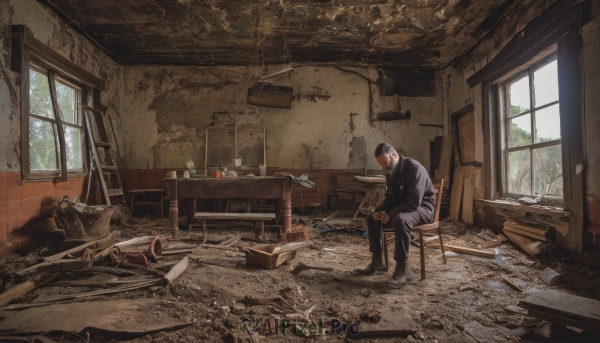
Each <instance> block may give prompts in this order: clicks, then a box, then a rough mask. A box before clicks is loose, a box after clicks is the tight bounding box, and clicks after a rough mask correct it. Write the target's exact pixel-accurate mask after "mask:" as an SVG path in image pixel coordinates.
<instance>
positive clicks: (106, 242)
mask: <svg viewBox="0 0 600 343" xmlns="http://www.w3.org/2000/svg"><path fill="white" fill-rule="evenodd" d="M113 242H114V240H113V235H108V236H106V237H104V238H101V239H99V240H97V241H93V242H89V243H86V244H82V245H80V246H77V247H74V248H72V249H69V250H67V251H63V252H60V253H58V254H55V255H52V256H48V257H45V258H44V260H45V261H48V262H52V261H58V260H60V259H61V258H63V257H65V256H67V255H73V254H77V253H80V252H82V251H84V250H85V249H86V248H90V249H95V250H101V249H106V248H108V247H109V246H111V245H112V244H113Z"/></svg>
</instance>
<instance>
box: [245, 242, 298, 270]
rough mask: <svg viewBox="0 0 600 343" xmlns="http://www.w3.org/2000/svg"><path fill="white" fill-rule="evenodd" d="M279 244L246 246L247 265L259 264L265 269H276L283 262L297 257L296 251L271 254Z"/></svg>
mask: <svg viewBox="0 0 600 343" xmlns="http://www.w3.org/2000/svg"><path fill="white" fill-rule="evenodd" d="M278 246H280V245H279V244H275V245H269V246H265V247H260V248H244V250H243V251H244V253H245V254H246V265H249V266H258V267H261V268H264V269H269V270H270V269H275V268H277V267H279V266H280V265H281V264H283V262H285V261H287V260H291V259H293V258H294V257H296V251H288V252H284V253H281V254H271V253H270V252H271V251H273V249H275V248H276V247H278Z"/></svg>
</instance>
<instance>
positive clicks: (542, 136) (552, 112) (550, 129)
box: [535, 104, 560, 143]
mask: <svg viewBox="0 0 600 343" xmlns="http://www.w3.org/2000/svg"><path fill="white" fill-rule="evenodd" d="M554 139H560V112H559V109H558V104H556V105H552V106H550V107H546V108H544V109H541V110H538V111H536V112H535V142H536V143H538V142H547V141H551V140H554Z"/></svg>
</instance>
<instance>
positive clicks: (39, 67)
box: [21, 59, 87, 179]
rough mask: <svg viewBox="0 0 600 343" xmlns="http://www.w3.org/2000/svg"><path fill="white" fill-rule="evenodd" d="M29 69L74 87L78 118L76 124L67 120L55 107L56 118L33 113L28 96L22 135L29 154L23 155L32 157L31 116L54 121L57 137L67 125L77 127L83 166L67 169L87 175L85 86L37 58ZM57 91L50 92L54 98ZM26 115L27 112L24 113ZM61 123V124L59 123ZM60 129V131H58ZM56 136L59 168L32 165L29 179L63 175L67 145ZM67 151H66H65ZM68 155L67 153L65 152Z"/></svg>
mask: <svg viewBox="0 0 600 343" xmlns="http://www.w3.org/2000/svg"><path fill="white" fill-rule="evenodd" d="M29 70H30V71H31V70H34V71H36V72H38V73H40V74H42V75H45V76H46V77H47V78H48V81H49V84H56V83H59V82H60V83H61V84H63V85H66V86H68V87H71V88H74V89H75V90H76V92H77V93H76V94H77V95H76V100H75V101H76V102H75V104H74V106H75V109H76V114H75V115H76V118H75V124H73V123H70V122H68V121H66V120H64V118H63V117H62V111H61V110H60V109H59V111H58V113H56V111H55V110H54V107H53V113H54V118H47V117H43V116H39V115H37V114H34V113H31V108H30V104H31V103H30V98H29V97H28V99H27V101H29V104H28V106H27V107H28V108H29V110H28V112H29V114H28V118H27V132H26V134H25V132H22V133H21V134H22V137H23V144H24V145H23V146H25V144H26V146H27V149H26V151H24V152H23V155H27V156H23V158H27V159H28V161H30V160H29V157H30V151H29V149H30V146H29V139H30V132H29V119H30V118H31V117H33V118H36V119H38V120H42V121H45V122H49V123H52V125H53V131H54V134H55V137H56V138H59V137H58V134H59V132H61V131H62V132H63V137H64V129H65V127H72V128H76V129H79V130H80V132H81V141H80V145H81V146H80V149H81V158H82V168H76V169H66V172H67V174H68V176H71V177H81V176H85V175H86V171H87V144H86V143H85V142H86V133H85V126H84V121H83V113H82V101H83V99H84V97H85V88H84V87H82V86H81V85H80V84H79V83H77V82H76V81H73V80H71V79H70V78H68V77H66V76H64V75H62V74H59V73H56V71H54V70H53V69H49V67H48V66H47V65H46V64H45V63H43V62H40V61H38V60H37V59H35V60H32V61H30V63H29ZM48 71H52V74H53V76H52V77H53V78H54V80H53V81H50V79H51V76H50V75H49V73H48ZM27 77H29V75H27ZM29 86H30V85H29V83H28V94H29V88H30V87H29ZM55 94H56V92H55V91H52V90H51V92H50V96H51V97H52V98H54V97H55ZM56 100H57V99H52V101H53V102H54V101H56ZM23 114H24V115H25V113H23ZM59 116H61V117H60V118H58V117H59ZM59 123H60V124H59ZM58 125H62V130H60V131H59V130H58ZM23 127H25V125H23ZM56 131H59V132H56ZM56 138H55V143H56V161H57V163H58V169H55V170H41V171H38V170H32V169H31V167H30V166H29V170H28V173H27V174H28V175H29V179H55V178H60V177H61V173H62V171H61V170H62V167H61V164H60V163H61V162H60V161H61V154H62V152H61V150H62V149H66V146H64V145H63V144H60V139H56ZM65 152H66V151H65ZM65 156H66V154H65ZM65 166H66V162H65Z"/></svg>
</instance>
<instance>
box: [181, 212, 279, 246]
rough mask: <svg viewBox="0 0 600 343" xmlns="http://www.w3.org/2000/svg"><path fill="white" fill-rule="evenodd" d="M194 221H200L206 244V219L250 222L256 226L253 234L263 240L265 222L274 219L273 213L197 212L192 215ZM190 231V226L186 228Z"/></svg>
mask: <svg viewBox="0 0 600 343" xmlns="http://www.w3.org/2000/svg"><path fill="white" fill-rule="evenodd" d="M194 219H195V220H200V219H202V228H203V230H204V237H203V239H204V243H206V220H207V219H225V220H251V221H254V222H255V223H256V224H255V226H254V233H255V235H256V238H259V237H260V238H261V239H265V220H273V219H275V213H211V212H198V213H196V214H195V215H194ZM188 229H189V230H190V231H191V230H192V225H189V228H188Z"/></svg>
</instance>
